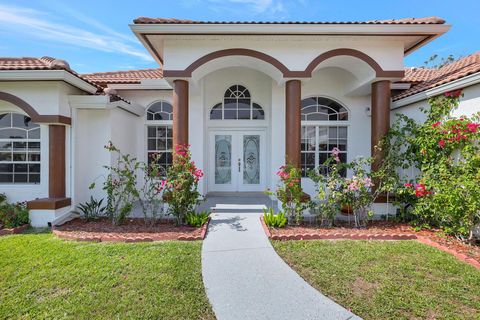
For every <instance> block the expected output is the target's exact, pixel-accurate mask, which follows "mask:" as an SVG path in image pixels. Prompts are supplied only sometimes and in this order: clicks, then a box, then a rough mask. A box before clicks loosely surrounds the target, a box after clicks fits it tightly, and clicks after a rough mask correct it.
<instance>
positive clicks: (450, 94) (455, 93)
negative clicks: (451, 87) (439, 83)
mask: <svg viewBox="0 0 480 320" xmlns="http://www.w3.org/2000/svg"><path fill="white" fill-rule="evenodd" d="M444 95H445V97H452V98H458V97H460V96H461V95H462V90H461V89H459V90H455V91H448V92H445V93H444Z"/></svg>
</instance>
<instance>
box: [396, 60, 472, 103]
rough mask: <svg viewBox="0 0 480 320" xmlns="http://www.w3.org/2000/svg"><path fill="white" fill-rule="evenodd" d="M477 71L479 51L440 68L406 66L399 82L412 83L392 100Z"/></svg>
mask: <svg viewBox="0 0 480 320" xmlns="http://www.w3.org/2000/svg"><path fill="white" fill-rule="evenodd" d="M477 72H480V51H478V52H476V53H474V54H472V55H469V56H467V57H465V58H462V59H460V60H457V61H455V62H453V63H450V64H448V65H446V66H443V67H441V68H440V69H426V68H408V69H406V70H405V77H404V78H403V79H402V80H401V81H400V82H411V83H412V84H413V85H412V87H411V88H410V89H407V90H405V91H403V92H401V93H399V94H397V95H396V96H394V97H393V100H394V101H396V100H400V99H403V98H406V97H408V96H411V95H414V94H416V93H419V92H422V91H426V90H429V89H432V88H435V87H438V86H440V85H442V84H445V83H448V82H451V81H454V80H457V79H460V78H463V77H466V76H468V75H471V74H473V73H477Z"/></svg>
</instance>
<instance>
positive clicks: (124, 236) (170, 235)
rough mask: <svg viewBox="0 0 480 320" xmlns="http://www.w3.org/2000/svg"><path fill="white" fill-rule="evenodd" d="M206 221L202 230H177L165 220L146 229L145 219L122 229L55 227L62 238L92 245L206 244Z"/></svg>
mask: <svg viewBox="0 0 480 320" xmlns="http://www.w3.org/2000/svg"><path fill="white" fill-rule="evenodd" d="M209 221H210V220H208V221H207V223H205V224H204V225H203V226H202V227H200V228H195V227H190V226H176V225H174V224H173V222H171V221H166V220H163V221H161V222H159V223H157V224H155V225H153V226H145V221H144V220H143V219H138V218H135V219H127V220H125V223H124V224H123V225H119V226H117V225H112V222H111V220H109V219H100V220H97V221H85V220H82V219H78V218H77V219H74V220H72V221H69V222H67V223H65V224H63V225H61V226H58V227H55V228H54V229H53V233H54V234H56V235H57V236H58V237H59V238H63V239H69V240H77V241H93V242H149V241H164V240H184V241H193V240H203V239H204V238H205V235H206V231H207V228H208V223H209Z"/></svg>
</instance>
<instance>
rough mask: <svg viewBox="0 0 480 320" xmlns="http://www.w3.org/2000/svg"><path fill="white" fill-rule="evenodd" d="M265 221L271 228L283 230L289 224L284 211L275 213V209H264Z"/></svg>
mask: <svg viewBox="0 0 480 320" xmlns="http://www.w3.org/2000/svg"><path fill="white" fill-rule="evenodd" d="M263 220H264V221H265V223H266V224H267V226H269V227H271V228H283V227H285V225H286V224H287V217H286V216H285V213H283V212H282V211H280V212H278V214H274V213H273V208H268V209H263Z"/></svg>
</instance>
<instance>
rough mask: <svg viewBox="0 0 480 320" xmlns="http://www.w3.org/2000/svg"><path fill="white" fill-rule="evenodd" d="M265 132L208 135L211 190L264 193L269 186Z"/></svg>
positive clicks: (253, 131) (251, 131) (250, 131)
mask: <svg viewBox="0 0 480 320" xmlns="http://www.w3.org/2000/svg"><path fill="white" fill-rule="evenodd" d="M265 136H266V135H265V130H251V129H245V130H244V129H238V130H216V129H215V130H211V131H210V132H209V142H210V143H209V146H210V147H209V159H208V160H209V161H208V163H209V166H208V168H209V170H208V171H209V172H208V185H209V191H215V192H218V191H220V192H221V191H226V192H236V191H238V192H247V191H263V190H264V189H265V186H266V183H265V182H266V181H265V180H266V172H265V171H266V163H267V161H266V139H265Z"/></svg>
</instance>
